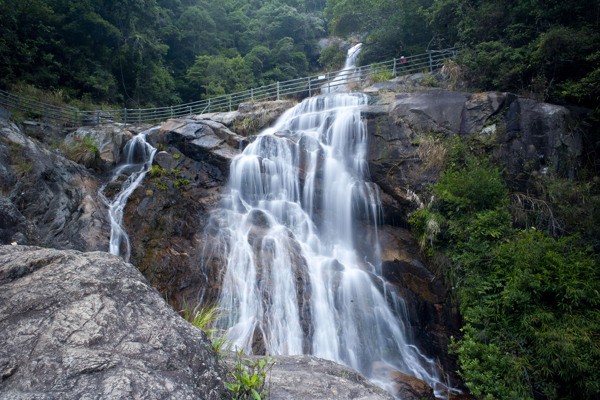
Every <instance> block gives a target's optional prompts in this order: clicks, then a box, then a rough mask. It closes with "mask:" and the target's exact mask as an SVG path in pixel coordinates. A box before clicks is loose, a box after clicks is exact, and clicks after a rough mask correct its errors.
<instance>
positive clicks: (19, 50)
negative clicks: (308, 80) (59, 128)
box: [0, 0, 326, 107]
mask: <svg viewBox="0 0 600 400" xmlns="http://www.w3.org/2000/svg"><path fill="white" fill-rule="evenodd" d="M324 7H325V2H324V0H323V1H321V0H306V1H304V0H271V1H267V2H263V1H258V0H222V1H207V0H124V1H108V0H77V1H75V0H30V1H21V0H0V15H2V19H3V20H2V24H1V25H0V85H1V86H2V87H4V88H7V87H8V86H9V85H11V84H14V83H15V82H23V83H26V84H32V85H34V86H36V87H39V88H43V89H46V90H61V91H62V92H63V93H64V94H65V95H66V97H69V98H82V97H83V98H89V99H92V100H94V101H96V102H106V103H110V104H122V105H126V106H128V107H140V106H148V105H169V104H176V103H178V102H181V101H192V100H199V99H201V98H204V97H206V96H210V95H215V94H223V93H227V92H231V91H235V90H241V89H246V88H249V87H252V86H257V85H262V84H268V83H272V82H275V81H278V80H279V81H281V80H286V79H292V78H296V77H300V76H303V75H305V74H307V72H308V71H309V68H311V67H314V66H315V65H316V64H317V63H318V58H319V55H320V51H319V47H318V44H317V41H316V40H317V38H319V37H323V36H325V35H326V28H325V22H324V19H323V15H322V14H323V12H322V10H323V8H324Z"/></svg>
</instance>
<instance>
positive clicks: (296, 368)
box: [225, 355, 394, 400]
mask: <svg viewBox="0 0 600 400" xmlns="http://www.w3.org/2000/svg"><path fill="white" fill-rule="evenodd" d="M245 358H246V359H249V360H251V361H252V362H256V361H257V360H259V359H260V357H257V356H248V357H245ZM273 360H274V365H273V367H272V369H271V370H270V372H269V373H268V375H267V377H268V383H267V385H266V389H267V390H268V393H269V398H270V399H271V400H306V399H311V400H393V399H394V397H393V396H392V395H390V394H389V393H388V392H386V391H385V390H383V389H382V388H380V387H378V386H376V385H374V384H373V383H371V382H369V381H368V380H367V379H366V378H365V377H364V376H362V375H361V374H359V373H358V372H356V371H355V370H353V369H352V368H350V367H346V366H344V365H340V364H337V363H335V362H333V361H329V360H324V359H322V358H318V357H315V356H310V355H299V356H275V357H274V358H273ZM234 361H235V357H231V356H230V357H228V358H226V359H225V362H226V364H227V365H228V366H229V368H233V363H234Z"/></svg>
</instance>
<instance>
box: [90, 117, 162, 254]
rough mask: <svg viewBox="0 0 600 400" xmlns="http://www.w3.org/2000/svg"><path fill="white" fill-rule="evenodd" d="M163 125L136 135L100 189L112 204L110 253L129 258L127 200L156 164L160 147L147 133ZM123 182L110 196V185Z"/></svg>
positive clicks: (109, 211) (110, 209)
mask: <svg viewBox="0 0 600 400" xmlns="http://www.w3.org/2000/svg"><path fill="white" fill-rule="evenodd" d="M157 129H160V127H154V128H151V129H149V130H147V131H144V132H142V133H140V134H138V135H137V136H135V137H133V138H132V139H131V140H129V142H127V144H126V145H125V148H124V149H123V158H124V163H123V164H122V165H120V166H118V167H117V168H115V170H114V171H113V173H112V178H111V180H110V182H109V183H108V184H107V185H104V186H103V187H102V188H101V189H100V193H101V195H102V197H103V198H104V200H105V202H106V204H107V205H108V215H109V217H110V249H109V251H110V253H111V254H114V255H117V256H121V257H122V258H123V259H124V260H125V261H129V257H130V255H131V248H130V244H129V237H128V236H127V233H126V232H125V229H124V228H123V209H124V208H125V205H126V204H127V199H128V198H129V196H131V194H132V193H133V192H134V191H135V189H137V187H138V186H139V184H140V183H141V182H142V181H143V180H144V177H145V176H146V173H147V172H148V171H149V170H150V168H151V167H152V161H153V159H154V154H155V153H156V149H155V148H154V147H152V145H150V143H148V142H147V141H146V136H147V135H148V134H150V133H152V132H154V131H155V130H157ZM117 181H121V184H120V187H119V189H118V193H117V194H116V195H115V196H114V198H112V199H110V196H107V195H106V189H107V186H108V185H111V184H114V183H115V182H117Z"/></svg>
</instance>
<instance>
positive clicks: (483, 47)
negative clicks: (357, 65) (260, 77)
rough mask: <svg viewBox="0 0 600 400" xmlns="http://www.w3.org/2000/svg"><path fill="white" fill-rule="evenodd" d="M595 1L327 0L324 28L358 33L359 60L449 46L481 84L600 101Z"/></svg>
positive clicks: (599, 7) (543, 96)
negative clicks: (459, 50) (459, 48)
mask: <svg viewBox="0 0 600 400" xmlns="http://www.w3.org/2000/svg"><path fill="white" fill-rule="evenodd" d="M599 14H600V3H599V2H598V1H597V0H581V1H577V2H569V1H557V0H551V1H540V0H532V1H517V0H477V1H473V0H403V1H395V0H369V1H365V0H328V1H327V7H326V10H325V15H326V17H327V19H328V23H329V29H330V31H331V32H332V33H334V34H338V35H350V34H358V35H364V34H366V37H365V39H364V42H365V47H364V50H363V52H362V54H361V62H362V63H363V64H369V63H371V62H376V61H384V60H389V59H391V58H392V57H400V56H401V55H405V56H406V55H414V54H418V53H421V52H424V51H425V50H434V49H440V48H445V47H450V46H462V45H466V46H467V47H466V48H465V50H464V51H463V53H462V54H463V56H462V59H461V60H460V61H459V64H460V65H461V66H462V67H463V71H462V72H464V74H465V76H464V77H465V78H466V79H467V80H468V81H469V82H470V84H471V85H472V86H474V87H476V88H479V89H481V90H499V91H511V92H516V93H520V94H523V95H528V96H531V97H535V98H537V99H539V100H548V101H550V102H555V103H575V104H579V105H584V106H587V107H591V108H597V107H598V106H599V104H600V103H599V102H600V52H599V51H598V49H599V48H600V18H598V15H599Z"/></svg>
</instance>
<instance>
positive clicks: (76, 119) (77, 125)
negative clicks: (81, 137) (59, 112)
mask: <svg viewBox="0 0 600 400" xmlns="http://www.w3.org/2000/svg"><path fill="white" fill-rule="evenodd" d="M74 111H75V128H79V118H77V109H75V110H74Z"/></svg>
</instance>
